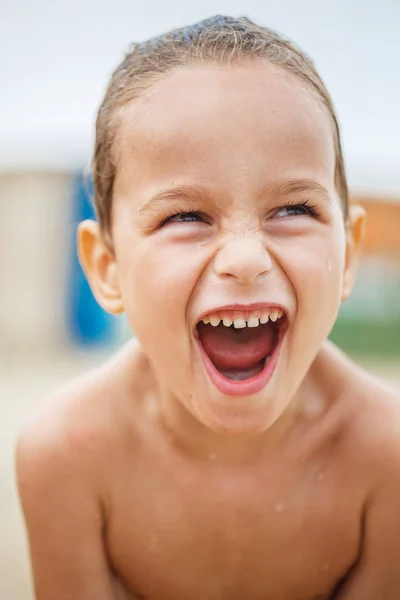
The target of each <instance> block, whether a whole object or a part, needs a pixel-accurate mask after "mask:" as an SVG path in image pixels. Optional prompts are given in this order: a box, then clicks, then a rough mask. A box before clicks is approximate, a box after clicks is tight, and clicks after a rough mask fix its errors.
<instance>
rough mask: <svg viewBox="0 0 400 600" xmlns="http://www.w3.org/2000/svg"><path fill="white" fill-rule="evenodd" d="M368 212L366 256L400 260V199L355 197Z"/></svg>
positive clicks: (355, 200)
mask: <svg viewBox="0 0 400 600" xmlns="http://www.w3.org/2000/svg"><path fill="white" fill-rule="evenodd" d="M351 202H352V203H355V204H361V205H362V206H364V208H365V210H366V211H367V228H366V237H365V242H364V254H369V255H371V254H373V255H380V256H385V255H390V256H398V257H399V258H400V198H393V199H388V198H379V197H368V196H353V197H352V198H351Z"/></svg>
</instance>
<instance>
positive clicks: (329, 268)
mask: <svg viewBox="0 0 400 600" xmlns="http://www.w3.org/2000/svg"><path fill="white" fill-rule="evenodd" d="M328 271H332V263H331V261H330V260H328Z"/></svg>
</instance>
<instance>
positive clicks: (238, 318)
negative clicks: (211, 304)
mask: <svg viewBox="0 0 400 600" xmlns="http://www.w3.org/2000/svg"><path fill="white" fill-rule="evenodd" d="M282 316H283V312H282V311H281V310H279V309H278V308H272V309H264V310H253V311H246V312H240V311H235V312H231V313H230V314H222V313H212V314H208V315H206V316H205V317H203V319H202V321H203V323H205V324H207V323H210V324H211V325H212V326H213V327H217V325H219V324H220V323H221V321H222V324H223V325H225V327H230V326H231V325H232V324H233V326H234V327H235V329H243V327H258V326H259V325H260V323H261V324H264V323H268V321H269V319H271V321H273V322H275V321H277V319H280V318H281V317H282Z"/></svg>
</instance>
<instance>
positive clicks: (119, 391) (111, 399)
mask: <svg viewBox="0 0 400 600" xmlns="http://www.w3.org/2000/svg"><path fill="white" fill-rule="evenodd" d="M143 362H144V359H143V357H142V356H141V353H140V349H139V348H138V347H137V346H136V345H135V344H133V343H130V344H128V345H127V346H126V347H124V348H123V349H122V350H121V351H119V352H118V353H117V354H116V355H115V356H114V357H113V358H112V359H110V360H108V361H107V362H105V363H104V364H103V365H101V366H100V367H98V368H96V369H94V370H92V371H90V372H89V373H87V374H84V375H83V376H81V377H79V378H78V379H76V380H74V381H72V382H69V383H67V384H66V385H64V386H63V387H61V388H60V389H58V390H56V391H55V392H54V393H53V394H52V395H51V396H50V397H49V398H47V399H44V401H43V403H42V404H41V406H40V407H39V408H38V410H37V412H36V414H35V415H34V416H33V418H32V419H30V420H29V422H28V423H27V424H26V425H25V426H24V428H23V430H22V431H21V432H20V434H19V436H18V439H17V445H16V465H17V474H18V475H19V477H20V476H21V475H23V474H24V473H25V471H31V470H32V469H34V470H35V473H36V474H37V473H38V469H39V470H40V469H48V468H49V467H50V464H51V463H55V464H57V465H58V466H60V465H61V464H62V465H64V466H67V465H69V467H71V468H73V469H75V472H82V473H83V474H84V477H85V478H86V480H87V482H88V483H89V481H90V480H93V479H95V478H96V476H97V475H98V471H99V469H100V467H101V465H102V464H103V465H104V462H102V461H103V459H106V458H107V457H109V456H110V454H109V453H110V451H112V447H113V442H114V440H115V439H116V437H118V429H119V428H121V427H123V426H124V424H125V423H124V419H125V417H126V412H125V407H126V404H127V398H128V397H129V399H130V400H131V402H130V408H131V409H132V411H134V409H135V393H136V396H137V399H138V401H139V400H140V394H141V390H140V384H141V381H142V379H141V375H140V372H141V373H142V376H143V373H144V369H143Z"/></svg>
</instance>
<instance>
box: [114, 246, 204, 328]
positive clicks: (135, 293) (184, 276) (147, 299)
mask: <svg viewBox="0 0 400 600" xmlns="http://www.w3.org/2000/svg"><path fill="white" fill-rule="evenodd" d="M203 258H204V250H201V249H199V248H197V247H193V246H192V245H190V244H185V245H181V244H166V243H159V242H158V241H157V240H155V239H150V238H148V239H146V240H142V241H139V242H138V243H136V244H133V245H132V250H131V251H130V252H129V253H127V254H125V256H124V258H123V260H121V269H120V279H121V288H122V295H123V302H124V306H125V311H126V313H127V316H128V319H129V321H130V323H131V326H132V328H133V330H134V331H135V333H136V334H137V336H138V337H139V338H140V337H141V335H140V334H141V332H143V335H146V336H147V334H148V333H150V331H152V332H154V331H156V332H158V333H159V332H160V331H168V336H170V335H174V334H178V333H179V332H180V331H182V327H183V326H184V324H185V315H186V308H187V304H188V301H189V299H190V296H191V293H192V290H193V288H194V287H195V285H196V283H197V281H198V279H199V277H200V274H201V271H202V265H203V263H204V260H203ZM150 324H151V326H150Z"/></svg>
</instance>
